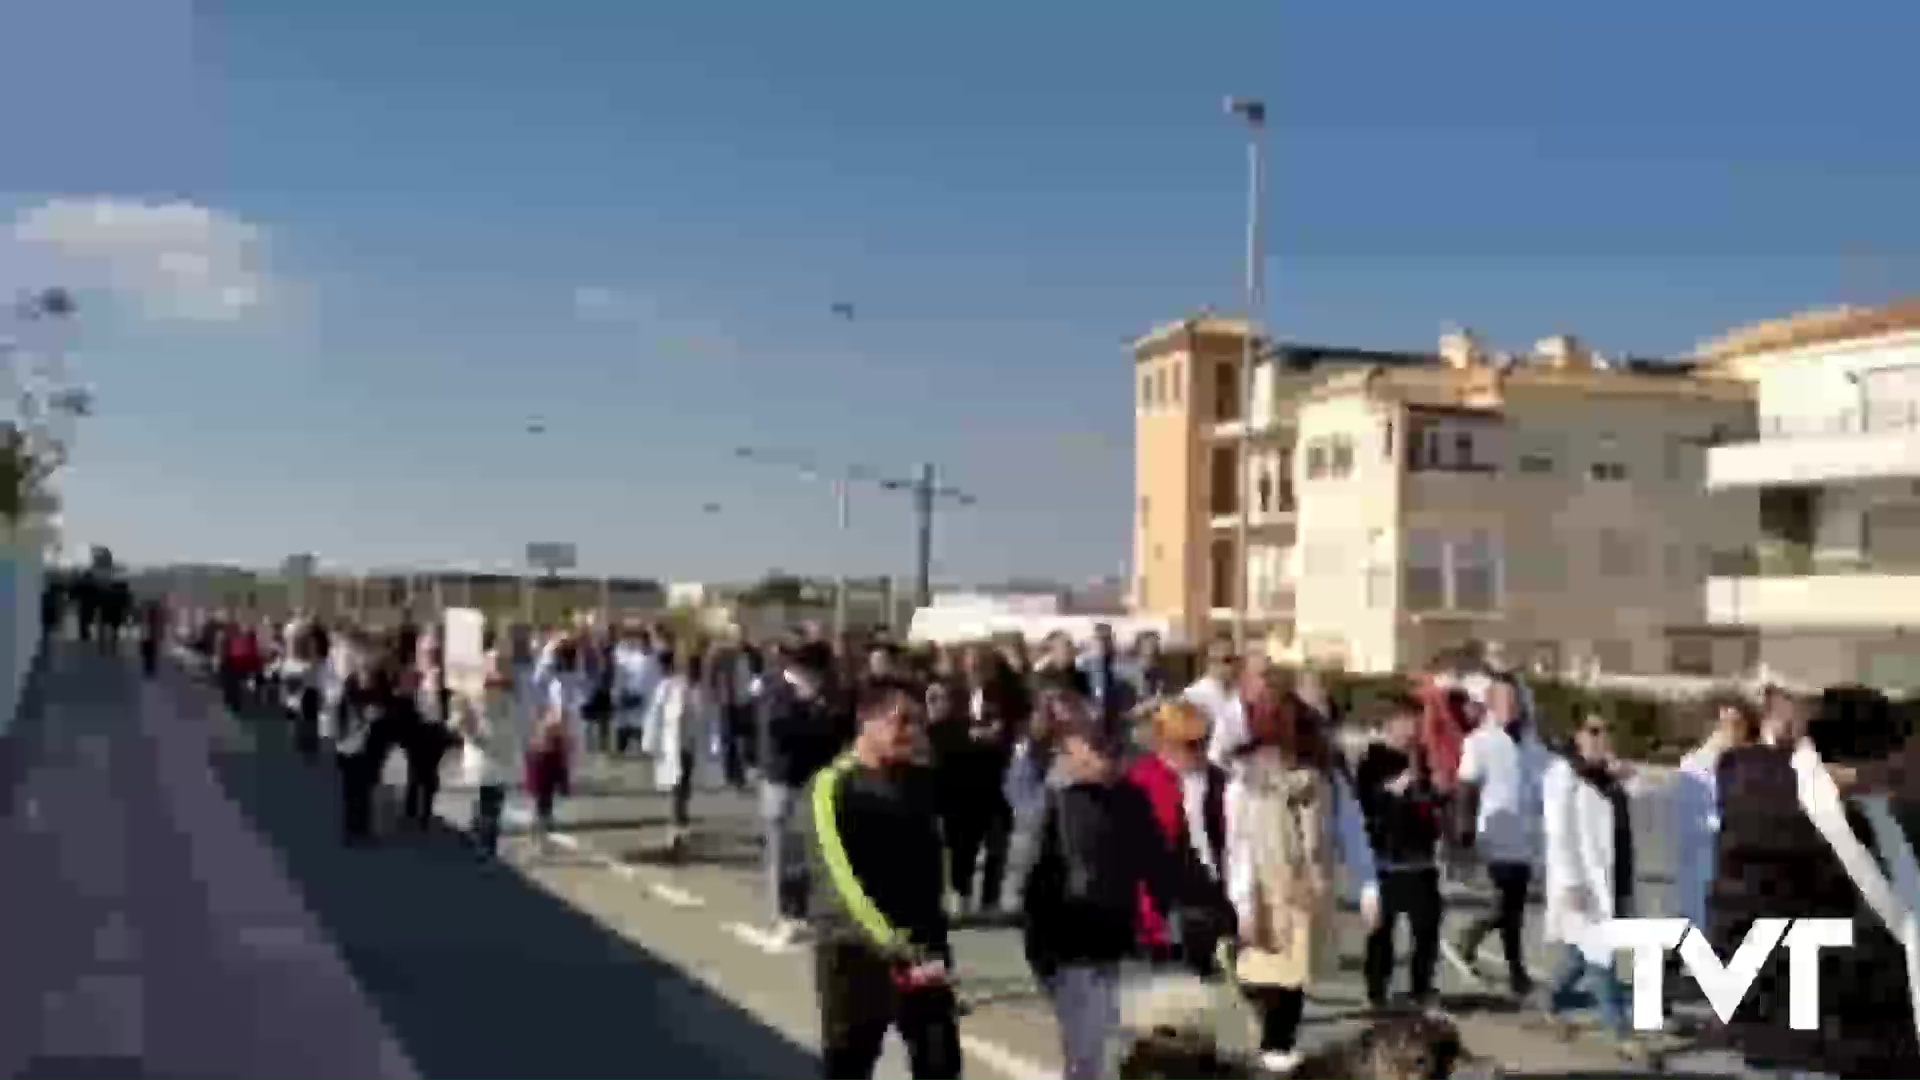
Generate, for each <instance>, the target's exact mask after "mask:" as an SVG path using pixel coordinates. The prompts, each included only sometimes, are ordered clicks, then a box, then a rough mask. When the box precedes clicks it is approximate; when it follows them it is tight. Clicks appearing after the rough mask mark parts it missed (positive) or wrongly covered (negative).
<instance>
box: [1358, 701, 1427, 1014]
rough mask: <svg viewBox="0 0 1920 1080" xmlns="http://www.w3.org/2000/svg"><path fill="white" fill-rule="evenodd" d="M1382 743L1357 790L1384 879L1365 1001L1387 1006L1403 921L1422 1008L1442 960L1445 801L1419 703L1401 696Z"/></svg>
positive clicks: (1372, 751) (1370, 941)
mask: <svg viewBox="0 0 1920 1080" xmlns="http://www.w3.org/2000/svg"><path fill="white" fill-rule="evenodd" d="M1391 708H1392V712H1391V713H1390V714H1389V715H1388V717H1387V722H1386V728H1385V730H1384V731H1383V732H1382V735H1383V738H1382V740H1381V741H1380V742H1376V743H1373V744H1372V745H1370V746H1368V747H1367V750H1366V753H1364V754H1363V755H1361V758H1360V764H1359V767H1358V768H1357V769H1355V770H1354V773H1355V776H1354V787H1355V788H1356V789H1357V791H1358V796H1359V800H1360V809H1361V811H1362V812H1363V813H1364V814H1365V815H1366V819H1367V837H1368V839H1369V840H1371V841H1372V842H1373V857H1374V861H1375V863H1376V864H1377V865H1378V867H1379V874H1380V923H1379V925H1378V926H1376V927H1374V929H1373V932H1372V933H1371V934H1369V935H1368V936H1367V959H1366V974H1367V1000H1368V1001H1369V1002H1370V1003H1372V1005H1373V1007H1374V1008H1376V1009H1377V1008H1381V1007H1383V1006H1384V1005H1386V1003H1387V988H1388V986H1389V984H1390V983H1391V982H1392V980H1393V935H1394V929H1395V924H1396V923H1397V922H1398V921H1399V920H1400V918H1401V916H1403V915H1404V916H1405V917H1406V919H1407V924H1408V929H1409V931H1410V932H1411V935H1412V938H1413V958H1412V962H1411V963H1410V965H1409V969H1408V975H1409V976H1410V978H1411V982H1412V987H1411V989H1412V992H1413V999H1414V1001H1415V1002H1416V1003H1419V1004H1422V1005H1426V1004H1430V1003H1431V1001H1432V998H1433V967H1434V962H1435V960H1436V959H1437V958H1438V957H1439V955H1440V917H1441V904H1440V870H1439V862H1438V859H1437V856H1438V853H1439V848H1440V823H1441V820H1442V813H1443V808H1444V804H1443V803H1442V801H1441V798H1440V795H1439V793H1438V792H1436V791H1435V790H1434V787H1433V781H1432V777H1431V776H1430V775H1429V774H1428V771H1427V768H1426V763H1425V761H1424V760H1423V759H1422V755H1421V752H1420V716H1421V706H1420V703H1419V702H1417V701H1415V700H1414V699H1413V698H1411V697H1405V696H1398V697H1395V698H1394V700H1393V701H1392V703H1391Z"/></svg>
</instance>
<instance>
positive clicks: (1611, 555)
mask: <svg viewBox="0 0 1920 1080" xmlns="http://www.w3.org/2000/svg"><path fill="white" fill-rule="evenodd" d="M1639 571H1640V543H1639V540H1638V539H1637V538H1636V537H1635V536H1634V535H1633V534H1632V533H1630V532H1626V531H1625V530H1622V529H1601V530H1600V576H1601V577H1603V578H1625V577H1632V576H1634V575H1635V574H1637V573H1639Z"/></svg>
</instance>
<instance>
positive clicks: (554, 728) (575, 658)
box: [527, 637, 588, 846]
mask: <svg viewBox="0 0 1920 1080" xmlns="http://www.w3.org/2000/svg"><path fill="white" fill-rule="evenodd" d="M550 655H551V659H550V662H549V664H548V666H547V670H546V673H545V675H544V677H539V680H538V683H537V685H538V687H539V690H538V694H539V697H538V702H539V705H538V708H539V717H540V722H539V726H538V727H537V728H536V729H535V731H534V736H533V745H532V747H531V748H530V749H529V751H528V753H527V791H528V792H529V793H530V794H531V795H532V796H533V816H534V833H535V836H536V838H537V840H538V841H539V842H540V844H541V845H543V846H544V845H545V844H546V843H547V841H548V838H549V837H551V836H552V835H553V821H554V808H555V806H556V805H557V804H558V802H559V799H560V797H561V796H562V795H565V794H566V793H567V792H568V791H569V790H571V788H572V786H573V768H574V764H575V762H576V761H577V760H578V758H577V755H578V753H579V750H580V747H581V744H582V729H583V726H584V725H583V721H582V717H581V709H582V708H583V707H584V706H585V705H586V700H587V689H588V687H587V684H586V680H585V678H584V676H583V675H582V673H581V670H580V650H579V645H578V643H577V642H576V641H575V640H574V639H573V638H572V637H560V638H557V639H556V640H555V642H554V644H553V647H552V651H551V654H550Z"/></svg>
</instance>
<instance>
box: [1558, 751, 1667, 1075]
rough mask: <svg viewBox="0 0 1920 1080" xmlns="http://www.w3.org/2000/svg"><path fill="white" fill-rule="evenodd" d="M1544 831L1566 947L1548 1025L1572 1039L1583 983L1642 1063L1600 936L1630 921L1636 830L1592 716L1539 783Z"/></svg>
mask: <svg viewBox="0 0 1920 1080" xmlns="http://www.w3.org/2000/svg"><path fill="white" fill-rule="evenodd" d="M1541 786H1542V789H1543V793H1542V799H1543V802H1544V821H1545V824H1546V829H1545V833H1546V836H1545V839H1546V892H1547V911H1546V921H1545V926H1544V931H1545V937H1546V939H1547V940H1548V941H1550V942H1557V943H1558V944H1559V945H1560V947H1561V960H1560V967H1559V970H1558V971H1557V972H1556V973H1555V975H1554V978H1553V986H1552V990H1551V992H1550V993H1549V995H1548V998H1547V1016H1548V1019H1549V1020H1550V1021H1551V1022H1553V1023H1554V1024H1555V1026H1556V1027H1559V1028H1560V1029H1561V1030H1562V1032H1563V1033H1564V1034H1566V1035H1569V1036H1570V1035H1571V1034H1572V1028H1571V1026H1570V1025H1569V1023H1568V1021H1567V1015H1568V1014H1569V1013H1571V1012H1572V1011H1573V1010H1574V1009H1575V1008H1576V1007H1577V1003H1578V998H1579V991H1580V987H1581V984H1582V983H1585V984H1587V985H1588V986H1589V987H1591V989H1592V998H1593V1000H1594V1002H1595V1003H1596V1004H1597V1005H1598V1006H1599V1010H1600V1022H1601V1024H1602V1026H1603V1027H1604V1029H1605V1032H1606V1034H1607V1036H1608V1037H1609V1038H1610V1039H1611V1040H1612V1042H1613V1045H1614V1047H1615V1048H1616V1049H1617V1050H1618V1051H1619V1052H1620V1053H1621V1054H1622V1055H1623V1056H1624V1057H1626V1058H1627V1059H1628V1060H1629V1061H1630V1062H1631V1063H1633V1064H1644V1063H1645V1059H1646V1048H1645V1047H1644V1045H1642V1044H1641V1043H1639V1042H1638V1041H1636V1040H1634V1039H1633V1038H1632V1033H1631V1031H1630V1030H1629V1028H1628V1026H1627V1019H1628V1018H1627V992H1626V988H1625V987H1623V986H1622V985H1621V983H1620V977H1619V976H1618V975H1617V974H1615V973H1614V970H1613V965H1614V955H1613V949H1612V948H1611V945H1610V943H1609V942H1607V941H1605V940H1604V939H1603V938H1602V937H1601V935H1600V934H1599V933H1598V931H1599V929H1600V927H1601V925H1602V924H1604V923H1605V922H1607V921H1608V920H1610V919H1624V918H1628V917H1630V916H1632V914H1633V873H1634V869H1633V824H1632V812H1631V804H1630V802H1629V800H1628V797H1627V788H1626V781H1625V771H1624V769H1623V768H1622V767H1621V765H1620V763H1619V762H1618V761H1617V760H1615V758H1614V756H1613V736H1612V727H1611V725H1609V724H1608V723H1607V721H1606V719H1605V718H1603V717H1601V716H1598V715H1590V716H1588V717H1587V718H1586V720H1585V721H1583V722H1582V723H1581V725H1580V728H1579V730H1578V732H1577V733H1576V734H1575V735H1574V739H1573V747H1572V749H1571V751H1570V752H1569V753H1568V754H1567V756H1566V757H1563V758H1558V759H1556V760H1555V761H1554V762H1553V764H1552V765H1550V766H1548V767H1547V771H1546V776H1545V777H1544V778H1543V780H1542V782H1541Z"/></svg>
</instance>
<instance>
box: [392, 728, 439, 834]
mask: <svg viewBox="0 0 1920 1080" xmlns="http://www.w3.org/2000/svg"><path fill="white" fill-rule="evenodd" d="M447 741H448V738H447V729H446V728H443V727H441V726H440V725H438V724H416V725H414V729H413V730H412V731H409V732H407V735H406V742H405V744H404V745H403V746H402V747H401V749H402V750H403V752H405V754H406V756H407V793H406V799H405V802H404V806H405V812H406V817H407V820H408V821H409V822H411V823H412V824H413V825H414V826H416V827H419V828H425V827H426V825H427V823H428V822H429V821H432V820H433V800H434V797H435V796H437V795H439V794H440V759H441V758H442V757H443V756H445V755H446V752H447Z"/></svg>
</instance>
